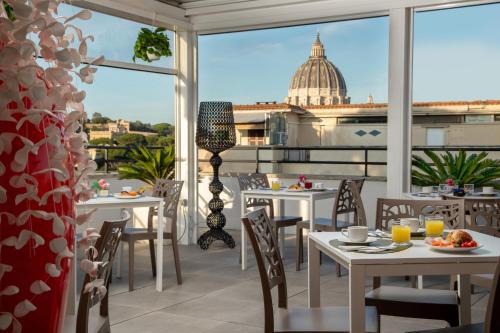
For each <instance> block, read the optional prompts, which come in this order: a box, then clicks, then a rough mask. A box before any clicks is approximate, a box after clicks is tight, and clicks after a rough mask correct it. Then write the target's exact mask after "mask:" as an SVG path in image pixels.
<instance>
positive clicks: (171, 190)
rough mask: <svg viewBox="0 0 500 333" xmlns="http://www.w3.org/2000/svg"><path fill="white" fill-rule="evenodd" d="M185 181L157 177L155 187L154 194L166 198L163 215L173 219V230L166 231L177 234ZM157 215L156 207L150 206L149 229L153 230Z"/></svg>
mask: <svg viewBox="0 0 500 333" xmlns="http://www.w3.org/2000/svg"><path fill="white" fill-rule="evenodd" d="M183 184H184V181H179V180H171V179H157V180H156V182H155V185H154V187H153V196H154V197H158V198H163V199H164V211H163V216H165V218H166V219H167V220H170V221H171V224H172V227H171V230H166V231H165V232H166V233H172V234H173V235H177V206H178V205H179V198H180V196H181V191H182V185H183ZM154 215H156V208H150V209H149V214H148V231H149V232H152V231H153V216H154Z"/></svg>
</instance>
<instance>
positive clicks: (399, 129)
mask: <svg viewBox="0 0 500 333" xmlns="http://www.w3.org/2000/svg"><path fill="white" fill-rule="evenodd" d="M389 20H390V25H389V107H388V111H387V116H388V117H387V118H388V119H387V196H388V197H393V198H398V197H401V194H402V193H403V192H408V191H409V190H410V185H411V180H410V175H411V122H412V117H411V114H412V66H413V63H412V53H413V10H412V9H411V8H396V9H391V10H390V11H389Z"/></svg>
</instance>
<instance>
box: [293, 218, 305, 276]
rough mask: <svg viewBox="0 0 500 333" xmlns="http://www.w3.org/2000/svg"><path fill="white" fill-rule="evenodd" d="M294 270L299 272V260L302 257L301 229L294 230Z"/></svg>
mask: <svg viewBox="0 0 500 333" xmlns="http://www.w3.org/2000/svg"><path fill="white" fill-rule="evenodd" d="M295 230H296V232H295V270H297V271H300V260H301V255H302V251H303V248H302V228H300V227H299V226H297V227H296V228H295Z"/></svg>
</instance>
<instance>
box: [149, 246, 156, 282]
mask: <svg viewBox="0 0 500 333" xmlns="http://www.w3.org/2000/svg"><path fill="white" fill-rule="evenodd" d="M149 256H150V258H151V270H152V271H153V276H154V277H156V256H155V241H154V239H150V240H149Z"/></svg>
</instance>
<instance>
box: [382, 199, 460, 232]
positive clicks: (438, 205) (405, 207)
mask: <svg viewBox="0 0 500 333" xmlns="http://www.w3.org/2000/svg"><path fill="white" fill-rule="evenodd" d="M421 214H425V215H441V216H443V218H444V224H445V227H446V228H447V229H461V228H464V226H465V223H464V202H463V200H411V199H384V198H379V199H378V200H377V213H376V220H375V227H376V228H378V229H382V230H389V225H390V223H391V222H393V221H395V220H397V219H401V218H408V217H414V218H418V217H419V216H420V215H421Z"/></svg>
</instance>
